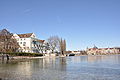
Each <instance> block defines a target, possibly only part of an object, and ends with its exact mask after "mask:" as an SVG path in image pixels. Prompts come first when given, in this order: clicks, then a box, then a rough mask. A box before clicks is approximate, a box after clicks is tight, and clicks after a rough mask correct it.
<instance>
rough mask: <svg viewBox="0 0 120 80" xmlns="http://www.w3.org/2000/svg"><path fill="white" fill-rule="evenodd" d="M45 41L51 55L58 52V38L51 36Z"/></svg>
mask: <svg viewBox="0 0 120 80" xmlns="http://www.w3.org/2000/svg"><path fill="white" fill-rule="evenodd" d="M47 41H48V44H49V48H50V50H51V52H52V53H54V52H56V51H59V45H60V39H59V37H58V36H51V37H50V38H48V40H47Z"/></svg>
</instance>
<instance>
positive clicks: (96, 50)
mask: <svg viewBox="0 0 120 80" xmlns="http://www.w3.org/2000/svg"><path fill="white" fill-rule="evenodd" d="M86 52H87V54H88V55H89V54H92V55H95V54H118V53H120V48H119V47H114V48H98V47H96V46H94V47H93V48H87V50H86Z"/></svg>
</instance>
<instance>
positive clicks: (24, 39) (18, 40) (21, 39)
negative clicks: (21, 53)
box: [17, 38, 26, 41]
mask: <svg viewBox="0 0 120 80" xmlns="http://www.w3.org/2000/svg"><path fill="white" fill-rule="evenodd" d="M19 40H21V41H22V40H26V39H25V38H24V39H17V41H19Z"/></svg>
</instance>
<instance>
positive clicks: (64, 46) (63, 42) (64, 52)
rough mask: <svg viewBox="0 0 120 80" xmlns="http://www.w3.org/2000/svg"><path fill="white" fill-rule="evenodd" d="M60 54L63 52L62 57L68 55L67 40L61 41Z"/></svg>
mask: <svg viewBox="0 0 120 80" xmlns="http://www.w3.org/2000/svg"><path fill="white" fill-rule="evenodd" d="M60 52H61V55H65V54H66V40H63V39H62V38H61V40H60Z"/></svg>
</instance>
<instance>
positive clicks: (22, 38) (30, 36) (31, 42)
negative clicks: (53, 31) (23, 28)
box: [13, 33, 45, 53]
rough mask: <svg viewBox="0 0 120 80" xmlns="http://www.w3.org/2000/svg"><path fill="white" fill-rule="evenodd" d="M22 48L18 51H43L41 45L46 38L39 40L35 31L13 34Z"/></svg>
mask: <svg viewBox="0 0 120 80" xmlns="http://www.w3.org/2000/svg"><path fill="white" fill-rule="evenodd" d="M13 37H14V38H15V39H16V40H17V42H18V44H19V45H20V48H19V49H18V52H30V53H41V51H42V50H41V47H42V46H41V45H43V44H44V41H45V40H39V39H38V38H37V37H36V35H35V34H34V33H26V34H13Z"/></svg>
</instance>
